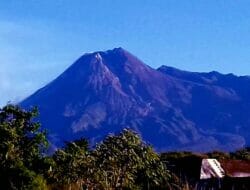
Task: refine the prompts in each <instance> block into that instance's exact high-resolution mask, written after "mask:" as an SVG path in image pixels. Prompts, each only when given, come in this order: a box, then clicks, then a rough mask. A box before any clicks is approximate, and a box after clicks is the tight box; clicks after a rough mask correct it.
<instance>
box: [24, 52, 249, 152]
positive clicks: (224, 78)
mask: <svg viewBox="0 0 250 190" xmlns="http://www.w3.org/2000/svg"><path fill="white" fill-rule="evenodd" d="M249 97H250V79H249V77H237V76H235V75H233V74H228V75H222V74H220V73H218V72H210V73H195V72H187V71H181V70H178V69H175V68H171V67H167V66H162V67H160V68H159V69H157V70H155V69H153V68H151V67H149V66H147V65H145V64H144V63H143V62H142V61H140V60H139V59H138V58H136V57H135V56H133V55H132V54H131V53H129V52H127V51H126V50H124V49H122V48H115V49H113V50H109V51H106V52H95V53H90V54H84V55H83V56H82V57H80V58H79V59H78V60H77V61H76V62H75V63H74V64H73V65H72V66H71V67H69V68H68V69H67V70H66V71H65V72H64V73H62V74H61V75H60V76H59V77H58V78H56V79H55V80H54V81H52V82H51V83H49V84H48V85H46V86H45V87H43V88H41V89H40V90H38V91H37V92H35V93H34V94H33V95H31V96H30V97H28V98H27V99H25V100H24V101H22V102H21V103H20V104H21V106H22V107H24V108H29V107H30V106H35V105H36V106H38V107H39V110H40V118H39V120H40V121H41V123H42V126H43V127H44V128H47V129H48V130H49V133H50V134H51V135H50V138H51V140H52V142H53V143H54V144H55V145H59V146H60V145H62V142H63V141H65V140H66V141H68V140H73V139H76V138H80V137H82V136H83V137H87V138H88V139H89V140H90V141H91V143H92V144H93V143H96V142H99V141H101V140H102V139H103V137H104V136H105V135H107V134H109V133H114V132H118V131H120V130H121V129H122V128H125V127H127V128H132V129H134V130H136V131H137V132H138V133H139V134H140V135H141V136H142V138H143V139H144V140H145V141H146V142H148V143H150V144H152V145H153V146H154V148H155V149H156V150H158V151H165V150H184V149H185V150H195V151H209V150H214V149H217V150H233V149H237V148H240V147H242V146H245V145H249V144H250V131H249V125H250V117H249V115H250V99H249Z"/></svg>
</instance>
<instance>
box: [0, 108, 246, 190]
mask: <svg viewBox="0 0 250 190" xmlns="http://www.w3.org/2000/svg"><path fill="white" fill-rule="evenodd" d="M37 113H38V111H37V109H36V108H34V109H32V110H30V111H25V110H22V109H21V108H19V107H18V106H13V105H7V106H5V107H4V108H2V109H0V182H1V188H2V189H10V190H12V189H13V190H19V189H20V190H26V189H27V190H32V189H38V190H39V189H40V190H46V189H48V190H57V189H58V190H59V189H60V190H61V189H65V190H80V189H103V190H112V189H173V190H175V189H176V190H177V189H189V188H191V187H192V185H189V184H188V183H190V184H192V178H190V180H189V181H187V180H186V178H182V176H178V173H180V171H179V170H178V169H183V168H177V167H176V166H175V165H177V164H179V163H178V161H179V160H183V159H186V158H188V159H190V158H191V159H196V158H199V159H200V158H207V157H214V158H218V159H243V160H249V152H250V151H249V150H250V149H249V148H245V149H242V150H239V151H236V152H234V153H230V154H229V153H223V152H218V151H215V152H211V153H207V154H194V153H191V152H169V153H163V154H161V155H159V154H157V153H156V152H154V150H153V148H152V147H151V146H148V145H147V144H145V143H143V141H142V140H141V138H140V136H139V135H138V134H136V133H135V132H133V131H131V130H129V129H124V130H123V131H122V132H120V133H119V134H117V135H109V136H107V137H106V138H105V139H104V140H103V142H101V143H100V144H98V145H97V146H96V147H95V149H90V148H89V145H88V141H87V140H86V139H79V140H75V141H73V142H67V143H65V146H64V147H63V148H61V149H58V150H57V151H56V152H54V153H53V155H50V156H48V155H46V154H45V152H46V150H47V148H48V141H47V138H46V135H47V134H46V131H44V130H42V129H41V128H40V124H39V123H38V122H36V121H35V120H34V119H35V117H36V116H37ZM187 161H188V160H187ZM183 167H184V166H183ZM192 169H194V167H193V168H192ZM199 169H200V168H199V166H197V170H199ZM191 171H192V170H191ZM192 172H193V171H192ZM194 177H195V176H194Z"/></svg>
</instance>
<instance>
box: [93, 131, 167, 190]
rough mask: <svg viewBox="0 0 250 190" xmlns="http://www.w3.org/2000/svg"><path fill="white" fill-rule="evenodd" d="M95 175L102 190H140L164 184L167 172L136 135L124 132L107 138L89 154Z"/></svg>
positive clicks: (151, 150) (153, 153)
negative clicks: (92, 159) (125, 189)
mask: <svg viewBox="0 0 250 190" xmlns="http://www.w3.org/2000/svg"><path fill="white" fill-rule="evenodd" d="M93 156H94V157H95V160H96V162H95V165H96V167H95V169H96V170H97V171H96V172H95V173H96V174H97V175H96V177H97V181H99V182H100V186H101V188H102V189H123V188H127V189H140V188H144V185H143V184H145V182H146V186H148V187H150V186H159V185H160V184H161V183H162V182H166V179H167V177H168V176H167V170H166V169H165V168H164V167H163V164H162V163H161V162H160V158H159V156H158V155H157V154H156V153H155V152H154V151H153V149H152V148H151V147H149V146H147V145H145V144H144V143H143V142H142V141H141V139H140V137H139V135H137V134H136V133H135V132H133V131H131V130H128V129H124V130H123V131H122V132H121V133H120V134H118V135H116V136H113V135H110V136H108V137H106V138H105V139H104V141H103V142H102V143H100V144H99V145H97V147H96V149H95V150H94V152H93Z"/></svg>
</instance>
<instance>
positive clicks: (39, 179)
mask: <svg viewBox="0 0 250 190" xmlns="http://www.w3.org/2000/svg"><path fill="white" fill-rule="evenodd" d="M37 114H38V111H37V109H36V108H33V109H32V110H31V111H25V110H23V109H21V108H19V107H18V106H14V105H7V106H5V107H3V108H2V109H0V181H1V187H2V188H3V189H39V186H40V187H41V188H42V189H45V186H46V185H45V180H44V179H43V176H42V174H39V173H37V172H36V170H37V169H38V168H37V166H36V163H37V162H38V160H43V152H44V150H45V148H46V147H47V145H48V142H47V140H46V132H45V131H44V130H41V129H40V124H39V123H38V122H35V121H34V120H33V119H34V117H35V116H37Z"/></svg>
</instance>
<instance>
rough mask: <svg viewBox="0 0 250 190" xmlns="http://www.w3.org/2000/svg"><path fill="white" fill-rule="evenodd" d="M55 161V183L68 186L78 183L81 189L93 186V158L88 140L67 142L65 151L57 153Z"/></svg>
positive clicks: (61, 150)
mask: <svg viewBox="0 0 250 190" xmlns="http://www.w3.org/2000/svg"><path fill="white" fill-rule="evenodd" d="M53 160H54V162H55V166H54V171H53V177H52V178H53V182H54V183H56V184H58V185H66V186H67V185H68V186H71V185H72V184H74V183H77V184H78V185H79V186H80V189H82V186H83V185H87V186H88V185H89V184H91V182H92V177H91V175H92V174H93V173H92V171H93V170H92V168H93V167H92V165H93V158H92V156H91V155H90V151H89V149H88V142H87V140H86V139H79V140H75V141H73V142H66V144H65V147H64V148H63V149H59V150H58V151H56V152H55V154H54V155H53Z"/></svg>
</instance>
